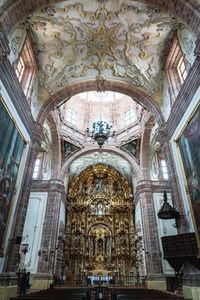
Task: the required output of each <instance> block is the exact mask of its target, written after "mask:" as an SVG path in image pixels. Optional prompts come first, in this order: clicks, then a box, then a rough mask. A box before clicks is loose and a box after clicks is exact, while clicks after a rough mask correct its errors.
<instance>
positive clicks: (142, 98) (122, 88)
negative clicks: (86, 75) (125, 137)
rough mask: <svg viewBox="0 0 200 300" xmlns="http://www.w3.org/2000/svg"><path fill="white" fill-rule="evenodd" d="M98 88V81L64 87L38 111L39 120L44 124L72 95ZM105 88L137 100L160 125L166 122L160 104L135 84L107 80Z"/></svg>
mask: <svg viewBox="0 0 200 300" xmlns="http://www.w3.org/2000/svg"><path fill="white" fill-rule="evenodd" d="M96 89H97V83H96V81H86V82H81V83H76V84H73V85H70V86H68V87H64V88H63V89H61V90H59V91H58V92H56V93H55V94H53V95H52V96H50V98H49V99H48V100H47V101H46V102H45V103H44V104H43V106H42V107H41V109H40V111H39V113H38V116H37V122H38V123H40V124H41V125H42V124H43V123H44V121H45V119H46V118H47V116H48V115H49V113H50V111H51V110H52V109H53V108H55V107H56V106H58V105H60V103H62V102H64V101H67V100H69V99H70V98H71V97H72V96H74V95H76V94H78V93H82V92H87V91H95V90H96ZM105 90H107V91H112V92H118V93H122V94H124V95H127V96H130V97H131V98H132V99H133V100H134V101H137V102H138V103H139V104H140V105H142V106H143V107H145V108H146V109H147V110H149V111H150V112H151V113H152V114H153V116H154V117H155V119H156V121H157V122H158V124H159V125H160V126H161V125H163V124H164V123H165V121H164V116H163V114H162V112H161V110H160V107H159V106H158V104H157V103H156V102H155V101H154V100H153V98H152V97H151V96H149V95H148V94H146V93H144V92H143V91H141V90H140V89H138V88H136V87H135V86H134V85H131V84H127V83H123V82H119V81H111V80H106V81H105Z"/></svg>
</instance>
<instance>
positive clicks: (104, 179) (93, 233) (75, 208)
mask: <svg viewBox="0 0 200 300" xmlns="http://www.w3.org/2000/svg"><path fill="white" fill-rule="evenodd" d="M69 199H70V205H69V206H68V210H67V224H66V236H67V243H66V249H65V259H66V264H67V266H68V270H69V272H70V273H71V275H72V276H73V277H76V276H77V275H80V274H84V275H106V274H108V275H133V274H134V273H135V271H136V270H135V263H136V253H135V240H134V219H133V210H134V208H133V204H132V191H131V188H130V186H129V184H128V182H127V181H126V180H125V179H124V178H123V177H122V176H121V175H120V174H119V173H118V172H117V171H116V170H114V169H113V168H111V167H109V166H106V165H103V164H98V165H94V166H92V167H89V168H87V169H86V170H84V171H83V172H82V173H81V174H80V175H79V176H78V177H76V178H75V180H74V181H73V183H72V185H71V187H70V188H69Z"/></svg>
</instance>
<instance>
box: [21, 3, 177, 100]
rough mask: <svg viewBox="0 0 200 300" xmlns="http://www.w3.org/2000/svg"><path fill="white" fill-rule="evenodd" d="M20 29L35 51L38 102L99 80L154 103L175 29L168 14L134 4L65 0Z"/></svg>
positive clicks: (36, 15)
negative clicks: (135, 90)
mask: <svg viewBox="0 0 200 300" xmlns="http://www.w3.org/2000/svg"><path fill="white" fill-rule="evenodd" d="M25 25H26V27H27V28H29V29H30V31H31V32H32V35H33V39H34V41H35V43H36V45H37V50H38V53H39V64H40V73H39V82H40V97H41V99H43V98H44V97H48V96H49V95H51V94H53V93H55V92H56V91H57V90H59V89H60V88H62V87H65V86H67V85H69V84H72V83H75V82H80V81H84V80H96V79H102V78H103V79H110V80H115V81H116V80H120V81H125V82H128V83H131V84H133V85H135V86H137V87H139V88H140V89H141V90H143V91H145V92H146V93H147V94H149V95H151V96H153V97H154V98H155V100H157V101H159V100H160V99H158V95H160V92H161V91H162V86H163V67H164V64H165V59H166V55H167V53H168V52H167V51H169V47H168V42H169V40H170V37H171V36H172V33H173V32H174V30H175V29H176V28H177V27H178V26H179V22H178V21H177V19H176V18H175V17H174V16H173V15H168V14H166V13H163V12H161V11H160V10H159V9H158V8H153V7H150V6H148V5H146V4H143V3H140V2H137V1H123V2H122V1H111V0H107V1H97V0H96V1H94V0H83V1H81V2H76V0H70V1H64V2H62V3H59V4H56V5H54V6H52V7H48V8H45V9H42V10H40V11H36V12H35V13H33V15H31V16H30V17H29V18H28V20H27V21H26V23H25ZM160 97H161V96H160Z"/></svg>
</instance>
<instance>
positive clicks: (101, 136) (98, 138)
mask: <svg viewBox="0 0 200 300" xmlns="http://www.w3.org/2000/svg"><path fill="white" fill-rule="evenodd" d="M92 128H93V130H92V132H90V130H89V128H87V129H86V133H87V136H90V137H91V138H93V139H94V141H95V142H97V144H98V145H99V147H100V148H101V147H102V146H103V144H104V143H105V141H107V139H108V138H109V137H114V136H115V131H113V132H112V133H111V128H112V125H109V124H108V123H106V122H105V121H97V122H94V123H93V126H92Z"/></svg>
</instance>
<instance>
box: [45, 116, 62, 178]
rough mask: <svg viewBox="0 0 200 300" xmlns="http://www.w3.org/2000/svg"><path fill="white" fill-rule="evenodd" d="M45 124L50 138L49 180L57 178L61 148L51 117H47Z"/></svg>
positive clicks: (55, 126) (56, 129)
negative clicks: (48, 129) (49, 132)
mask: <svg viewBox="0 0 200 300" xmlns="http://www.w3.org/2000/svg"><path fill="white" fill-rule="evenodd" d="M47 123H48V125H49V128H50V130H51V138H52V147H51V148H52V149H51V151H52V157H51V178H58V176H59V173H60V168H61V149H60V148H61V146H60V137H59V134H58V128H57V125H56V122H55V120H54V117H53V115H51V114H50V115H48V117H47Z"/></svg>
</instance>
